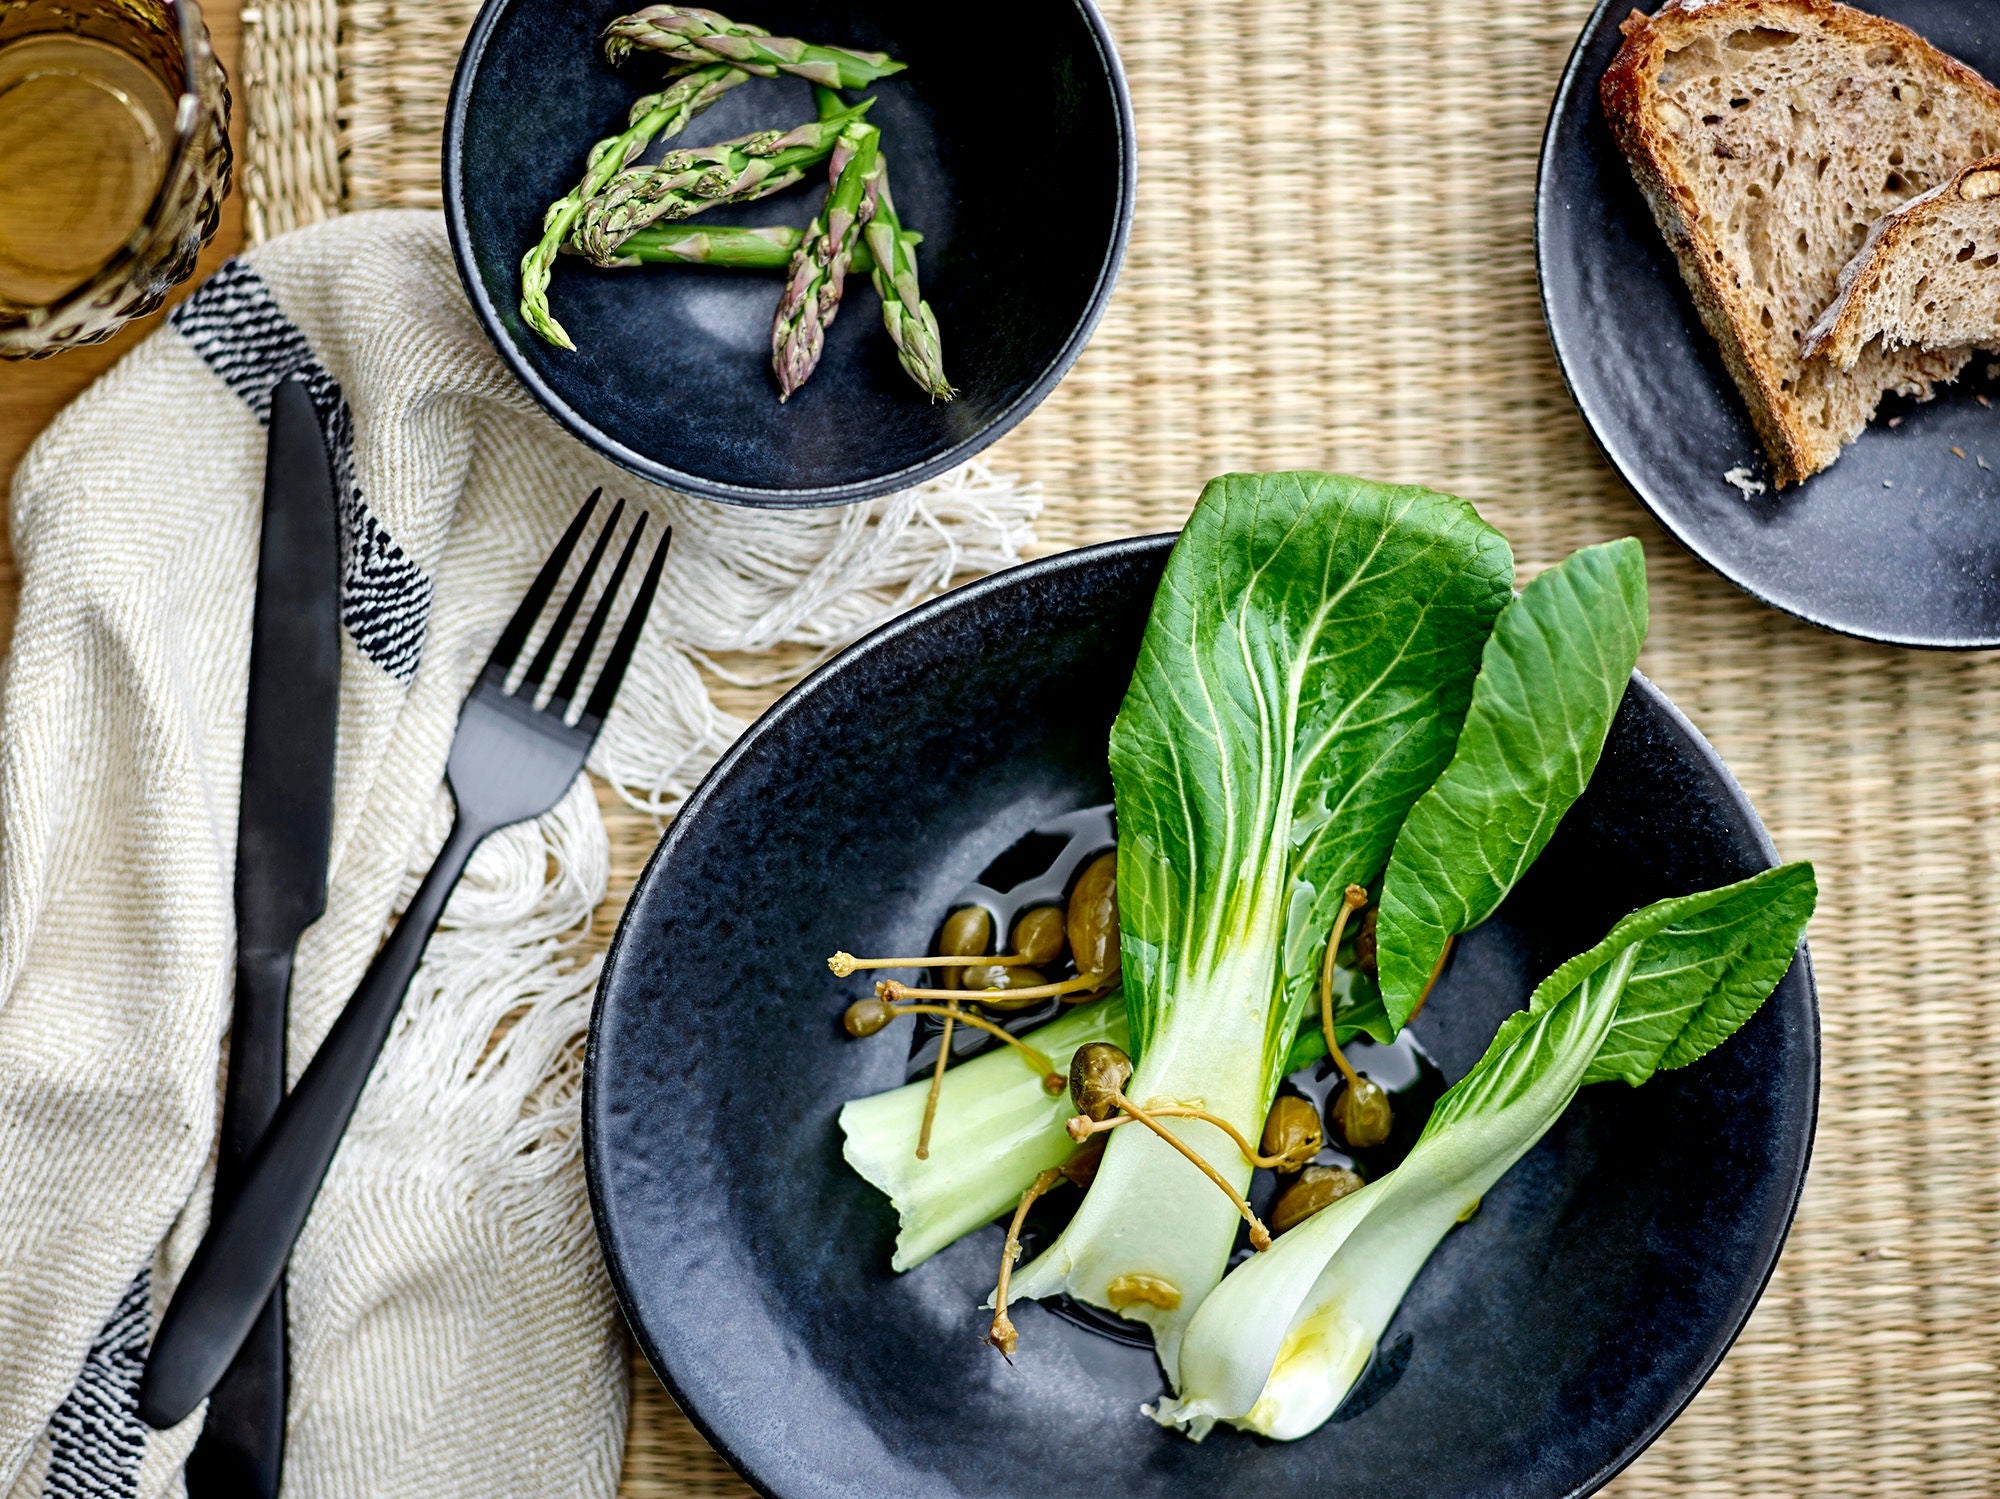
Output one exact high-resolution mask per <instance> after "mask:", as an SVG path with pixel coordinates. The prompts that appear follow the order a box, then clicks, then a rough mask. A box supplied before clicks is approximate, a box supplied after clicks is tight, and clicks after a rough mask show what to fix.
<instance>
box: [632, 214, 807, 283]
mask: <svg viewBox="0 0 2000 1499" xmlns="http://www.w3.org/2000/svg"><path fill="white" fill-rule="evenodd" d="M804 238H805V235H804V233H803V232H801V231H800V230H797V229H794V228H792V226H791V225H789V224H773V225H771V226H769V227H768V228H762V229H742V228H736V227H733V226H732V227H728V228H721V229H711V228H709V227H708V226H706V225H701V224H655V225H653V226H652V228H650V229H641V230H639V231H638V232H637V233H636V234H634V235H633V236H632V237H631V238H630V239H628V240H626V241H625V243H624V244H622V245H620V246H619V247H618V254H617V256H616V257H614V258H613V259H612V260H611V261H610V263H609V265H610V267H611V268H613V269H619V268H623V267H626V266H636V265H714V266H727V267H730V268H732V269H735V270H739V271H782V270H784V269H786V268H787V267H788V266H790V265H791V263H792V252H793V251H794V250H796V249H798V247H799V241H800V240H802V239H804Z"/></svg>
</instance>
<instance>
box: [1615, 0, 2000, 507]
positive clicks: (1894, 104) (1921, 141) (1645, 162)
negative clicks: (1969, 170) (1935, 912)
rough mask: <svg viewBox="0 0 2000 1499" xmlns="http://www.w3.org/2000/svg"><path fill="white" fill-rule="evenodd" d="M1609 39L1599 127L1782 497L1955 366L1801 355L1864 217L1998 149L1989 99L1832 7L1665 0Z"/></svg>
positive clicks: (1870, 218) (1953, 71)
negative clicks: (1615, 45) (1900, 399)
mask: <svg viewBox="0 0 2000 1499" xmlns="http://www.w3.org/2000/svg"><path fill="white" fill-rule="evenodd" d="M1624 32H1625V44H1624V46H1623V47H1622V48H1620V50H1619V53H1618V56H1617V58H1616V59H1615V60H1614V61H1613V62H1612V65H1611V67H1610V69H1609V70H1608V71H1607V72H1606V73H1605V75H1604V80H1603V84H1602V87H1601V93H1602V97H1603V101H1604V111H1605V114H1606V116H1607V117H1608V118H1609V120H1610V123H1611V129H1612V132H1613V134H1614V135H1615V136H1616V138H1617V140H1618V144H1619V146H1620V147H1621V149H1623V151H1624V153H1625V156H1626V159H1627V161H1629V162H1630V163H1631V167H1632V173H1633V175H1634V176H1635V177H1636V178H1637V179H1638V182H1639V186H1640V188H1641V190H1642V191H1643V192H1644V193H1645V195H1646V198H1647V201H1648V202H1649V203H1651V205H1652V209H1653V216H1654V217H1655V218H1656V219H1657V220H1658V221H1659V225H1660V229H1661V232H1662V233H1664V234H1665V235H1666V238H1667V243H1668V244H1669V245H1670V246H1671V247H1672V248H1673V251H1674V254H1675V256H1676V257H1678V259H1679V261H1680V267H1681V274H1682V276H1684V277H1685V278H1686V280H1687V284H1688V286H1689V288H1690V290H1691V291H1692V292H1693V293H1694V300H1695V305H1696V307H1697V308H1699V309H1700V312H1701V317H1702V321H1703V322H1704V323H1706V324H1707V326H1708V330H1709V332H1710V333H1711V334H1713V335H1714V337H1715V340H1716V342H1717V343H1718V344H1719V345H1720V346H1721V349H1722V357H1723V361H1724V363H1725V364H1726V365H1727V366H1728V369H1729V373H1730V374H1731V375H1732V376H1734V377H1735V380H1736V383H1737V385H1738V386H1739V387H1741V389H1742V391H1743V396H1744V399H1745V400H1746V401H1747V402H1748V403H1749V407H1750V415H1751V419H1752V420H1753V421H1754V422H1755V424H1756V427H1757V431H1758V435H1759V436H1761V437H1762V438H1763V440H1764V447H1765V449H1766V451H1767V452H1768V453H1769V454H1770V458H1771V465H1772V468H1773V469H1774V470H1775V472H1776V476H1777V481H1778V485H1779V487H1780V488H1782V487H1784V486H1785V485H1786V484H1792V483H1797V482H1799V481H1801V480H1803V479H1805V478H1806V477H1807V476H1809V475H1811V474H1814V473H1817V472H1818V471H1819V470H1821V469H1823V468H1825V467H1826V466H1827V465H1828V464H1829V463H1831V462H1833V460H1834V459H1835V458H1837V457H1839V456H1840V450H1841V448H1842V447H1843V446H1844V445H1845V444H1846V443H1848V442H1849V441H1850V440H1852V439H1853V438H1854V437H1855V436H1856V435H1857V434H1858V433H1859V432H1860V431H1861V429H1862V428H1863V427H1865V426H1866V425H1867V424H1868V419H1869V418H1870V417H1871V416H1873V415H1874V413H1875V408H1876V407H1877V405H1879V404H1880V402H1881V399H1882V397H1883V396H1884V395H1885V394H1887V393H1888V392H1890V391H1899V392H1901V393H1903V394H1906V395H1912V396H1928V395H1929V394H1931V391H1932V387H1933V386H1934V385H1935V384H1936V383H1937V382H1939V381H1944V380H1949V379H1951V378H1952V377H1954V376H1955V375H1956V374H1957V373H1958V372H1959V370H1960V369H1962V368H1963V367H1964V365H1965V362H1966V360H1967V359H1968V358H1969V357H1970V353H1969V351H1968V350H1966V349H1963V348H1948V349H1929V348H1904V349H1896V350H1890V349H1886V348H1884V347H1882V346H1880V345H1869V346H1867V347H1865V348H1864V349H1863V350H1862V352H1861V354H1860V356H1859V357H1858V359H1857V360H1856V362H1855V364H1854V365H1853V367H1852V368H1851V369H1846V370H1843V369H1841V368H1839V367H1838V366H1837V365H1835V364H1834V363H1833V362H1832V361H1830V360H1824V359H1821V360H1813V361H1811V362H1808V361H1807V360H1805V359H1804V358H1803V357H1802V355H1801V353H1800V343H1801V340H1802V339H1803V338H1804V337H1805V335H1806V332H1807V330H1808V329H1809V328H1810V327H1811V326H1812V324H1813V323H1814V321H1815V320H1816V319H1817V318H1818V316H1819V314H1820V312H1821V311H1822V310H1823V309H1824V308H1825V307H1826V305H1827V304H1828V303H1829V302H1830V301H1832V300H1833V297H1834V293H1835V288H1836V285H1837V283H1838V282H1839V279H1840V272H1841V270H1842V268H1843V267H1844V266H1846V264H1847V263H1848V262H1849V261H1850V260H1852V259H1853V258H1854V256H1855V255H1856V253H1858V252H1859V251H1860V249H1861V247H1862V245H1863V243H1864V242H1865V241H1866V239H1867V237H1868V231H1869V228H1870V226H1872V225H1873V224H1874V223H1875V221H1876V220H1877V219H1879V218H1881V217H1882V216H1883V215H1884V214H1886V213H1888V212H1890V211H1891V210H1893V209H1896V208H1900V207H1901V206H1902V205H1903V204H1904V203H1906V202H1908V201H1909V200H1910V199H1911V198H1913V197H1915V196H1917V195H1918V194H1919V193H1922V192H1925V191H1928V190H1929V189H1931V188H1933V187H1936V186H1937V185H1938V184H1940V183H1943V182H1946V181H1948V180H1950V178H1951V177H1952V176H1953V175H1954V174H1956V173H1957V171H1958V169H1959V168H1960V167H1962V166H1964V165H1965V164H1966V163H1967V162H1971V161H1976V160H1979V159H1981V158H1983V157H1985V156H1988V155H1991V154H1993V153H1995V152H2000V90H1995V89H1994V88H1993V86H1992V85H1991V84H1989V83H1987V81H1986V80H1985V79H1983V78H1981V77H1980V76H1979V75H1978V74H1977V73H1975V72H1973V71H1972V69H1970V68H1968V67H1966V66H1965V65H1964V64H1963V63H1961V62H1958V61H1957V60H1955V59H1953V58H1950V57H1947V56H1945V54H1944V53H1942V52H1940V51H1938V50H1937V48H1935V47H1933V46H1931V45H1930V44H1929V43H1928V42H1926V41H1925V40H1924V39H1923V38H1922V37H1920V36H1918V35H1917V34H1916V33H1915V32H1913V31H1910V30H1908V29H1906V28H1904V27H1902V26H1898V25H1896V24H1895V23H1894V22H1891V21H1885V20H1883V19H1882V18H1881V17H1879V16H1872V15H1868V14H1866V13H1865V12H1862V11H1858V10H1854V9H1852V8H1851V7H1849V6H1845V5H1839V4H1835V3H1833V0H1670V3H1669V4H1667V5H1664V6H1662V7H1661V8H1660V10H1659V11H1658V12H1657V13H1656V14H1655V15H1653V16H1651V17H1647V16H1644V15H1640V14H1638V13H1637V12H1634V13H1633V14H1632V15H1631V16H1630V17H1628V18H1627V19H1626V21H1625V25H1624ZM1668 398H1669V399H1671V396H1670V395H1668Z"/></svg>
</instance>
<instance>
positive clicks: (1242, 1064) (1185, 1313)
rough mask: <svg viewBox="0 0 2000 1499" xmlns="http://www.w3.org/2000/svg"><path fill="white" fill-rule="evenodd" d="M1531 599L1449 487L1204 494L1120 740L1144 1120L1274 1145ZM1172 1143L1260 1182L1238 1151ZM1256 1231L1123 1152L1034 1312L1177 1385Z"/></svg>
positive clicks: (1025, 1291) (1177, 557)
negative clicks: (1298, 1069) (1486, 673)
mask: <svg viewBox="0 0 2000 1499" xmlns="http://www.w3.org/2000/svg"><path fill="white" fill-rule="evenodd" d="M1512 579H1513V560H1512V556H1511V554H1510V553H1509V551H1508V549H1507V544H1506V542H1505V541H1504V540H1502V539H1501V537H1500V535H1499V534H1498V533H1497V532H1495V531H1494V530H1493V529H1492V528H1491V527H1489V526H1487V525H1486V524H1485V523H1484V522H1483V521H1481V520H1480V519H1479V517H1478V515H1477V514H1475V513H1474V511H1473V510H1472V508H1471V507H1470V506H1469V505H1467V504H1465V503H1464V502H1463V501H1460V500H1456V499H1452V498H1450V497H1449V496H1446V495H1441V494H1437V493H1434V492H1432V491H1429V490H1423V489H1415V488H1391V487H1388V486H1383V485H1376V484H1369V483H1366V482H1363V481H1360V480H1355V479H1346V478H1337V477H1333V476H1330V475H1325V474H1311V473H1290V474H1260V475H1232V476H1229V477H1225V478H1221V479H1217V480H1215V481H1214V482H1212V483H1211V484H1210V485H1209V486H1208V487H1207V488H1206V489H1205V490H1204V491H1203V493H1202V497H1201V500H1200V502H1199V503H1198V504H1197V505H1196V507H1195V510H1194V514H1193V515H1192V517H1191V518H1190V519H1189V521H1188V525H1187V529H1186V530H1185V531H1183V532H1182V534H1181V538H1180V541H1179V543H1178V544H1177V545H1176V546H1175V548H1174V551H1173V555H1172V557H1171V558H1170V559H1169V561H1168V563H1167V568H1166V573H1165V575H1164V577H1163V578H1162V580H1161V583H1160V588H1159V592H1158V594H1157V596H1156V597H1155V600H1154V604H1153V613H1152V617H1151V620H1150V622H1149V623H1148V625H1147V628H1146V634H1145V637H1144V639H1143V641H1142V643H1141V646H1140V652H1139V661H1138V666H1137V668H1136V670H1135V672H1134V674H1133V678H1132V685H1131V688H1130V690H1129V692H1128V694H1127V696H1126V699H1125V703H1124V706H1123V708H1122V709H1121V711H1120V713H1119V715H1118V720H1117V722H1116V723H1115V724H1114V726H1113V728H1112V733H1111V756H1110V758H1111V773H1112V780H1113V783H1114V785H1115V787H1116V791H1117V803H1118V898H1119V906H1120V916H1121V922H1120V925H1121V930H1122V934H1123V935H1122V944H1123V952H1124V984H1125V994H1126V1002H1127V1005H1128V1007H1129V1010H1130V1023H1131V1039H1132V1042H1133V1045H1132V1048H1131V1050H1132V1051H1133V1053H1134V1057H1135V1061H1136V1064H1137V1070H1136V1071H1135V1073H1134V1074H1133V1077H1132V1079H1131V1081H1130V1082H1129V1084H1128V1085H1127V1089H1126V1091H1127V1093H1128V1094H1129V1095H1130V1096H1131V1097H1132V1098H1133V1099H1135V1100H1138V1101H1140V1102H1142V1103H1143V1102H1144V1101H1146V1100H1154V1099H1157V1100H1163V1101H1164V1100H1170V1101H1173V1102H1176V1103H1181V1104H1192V1105H1197V1106H1200V1107H1203V1108H1206V1109H1208V1110H1210V1111H1212V1112H1214V1113H1216V1114H1218V1115H1220V1116H1222V1117H1223V1118H1225V1119H1227V1120H1229V1121H1230V1122H1231V1123H1232V1124H1233V1125H1235V1126H1236V1127H1237V1128H1238V1129H1240V1130H1242V1131H1243V1132H1244V1133H1245V1134H1246V1135H1248V1136H1251V1137H1255V1136H1256V1135H1257V1133H1258V1132H1259V1130H1260V1129H1261V1127H1262V1124H1263V1119H1264V1114H1265V1111H1266V1109H1267V1108H1268V1107H1269V1106H1270V1102H1271V1099H1272V1096H1273V1095H1274V1093H1275V1092H1276V1090H1277V1085H1278V1082H1279V1080H1280V1078H1281V1077H1282V1076H1283V1075H1284V1067H1285V1062H1286V1056H1287V1052H1288V1051H1289V1049H1290V1046H1291V1044H1292V1040H1293V1036H1294V1033H1295V1031H1296V1029H1297V1026H1298V1022H1299V1019H1300V1016H1301V1015H1302V1013H1303V1012H1304V1010H1305V1009H1306V1006H1307V1004H1308V1003H1309V1001H1310V1000H1311V997H1312V992H1313V984H1314V979H1315V976H1316V972H1317V969H1318V965H1319V961H1320V957H1321V952H1322V949H1323V948H1324V946H1325V944H1326V941H1327V939H1328V936H1329V934H1330V931H1331V928H1332V925H1333V918H1334V913H1335V912H1336V910H1337V909H1338V908H1339V906H1340V903H1341V898H1342V894H1343V892H1344V890H1345V888H1346V887H1347V886H1348V885H1349V884H1362V885H1365V884H1367V883H1368V882H1369V881H1371V880H1372V879H1374V878H1375V877H1376V876H1378V875H1379V874H1380V873H1381V870H1382V867H1383V865H1384V863H1385V862H1386V861H1387V858H1388V854H1389V849H1390V845H1391V843H1392V841H1393V840H1394V838H1395V836H1396V830H1397V829H1398V828H1399V827H1400V826H1401V825H1402V823H1403V819H1404V817H1405V816H1406V815H1407V814H1408V812H1409V809H1410V807H1411V805H1412V804H1413V803H1414V802H1415V801H1416V799H1417V798H1418V797H1419V796H1421V795H1422V794H1423V792H1424V790H1425V788H1427V787H1428V786H1429V785H1430V784H1431V782H1432V781H1433V780H1434V779H1435V778H1436V777H1437V775H1438V774H1439V772H1440V771H1442V770H1443V768H1444V766H1445V764H1446V762H1447V761H1448V760H1449V759H1450V756H1451V751H1452V746H1453V743H1454V742H1455V740H1456V739H1457V737H1458V731H1459V727H1460V724H1461V723H1462V722H1463V719H1464V716H1465V712H1466V708H1467V706H1468V704H1469V702H1470V700H1471V693H1472V679H1473V676H1474V675H1475V673H1476V672H1477V669H1478V663H1479V653H1480V648H1481V646H1482V645H1483V644H1484V642H1485V640H1486V637H1487V635H1488V633H1489V632H1490V631H1491V629H1492V627H1493V621H1494V619H1495V618H1496V617H1497V616H1498V615H1499V613H1500V611H1501V609H1502V608H1503V607H1504V606H1505V605H1506V603H1507V602H1508V600H1509V599H1510V598H1511V596H1512ZM1164 1122H1165V1124H1166V1127H1167V1128H1168V1129H1170V1130H1172V1131H1173V1133H1174V1134H1176V1135H1177V1136H1179V1137H1180V1138H1181V1139H1182V1140H1183V1141H1185V1142H1186V1143H1187V1144H1188V1146H1189V1147H1190V1148H1191V1149H1193V1150H1194V1151H1196V1152H1197V1153H1199V1154H1200V1155H1201V1156H1202V1157H1204V1158H1205V1159H1206V1160H1207V1161H1208V1162H1209V1163H1210V1164H1211V1165H1213V1166H1214V1167H1215V1168H1216V1169H1217V1170H1218V1171H1219V1172H1220V1173H1221V1174H1222V1175H1223V1176H1224V1177H1226V1178H1228V1179H1229V1180H1231V1181H1232V1182H1233V1183H1234V1185H1235V1186H1236V1188H1237V1190H1238V1191H1240V1190H1241V1189H1242V1187H1243V1185H1244V1184H1245V1183H1247V1182H1248V1180H1249V1177H1250V1167H1249V1165H1248V1163H1247V1162H1245V1161H1244V1159H1243V1157H1242V1155H1241V1153H1240V1152H1239V1151H1238V1150H1237V1149H1236V1147H1235V1146H1234V1145H1233V1144H1231V1142H1230V1141H1229V1139H1228V1138H1227V1137H1226V1136H1225V1135H1224V1134H1223V1133H1222V1132H1221V1131H1220V1130H1218V1129H1217V1128H1215V1127H1214V1126H1213V1125H1211V1124H1208V1123H1206V1122H1204V1121H1202V1120H1197V1119H1179V1118H1176V1119H1170V1120H1167V1121H1164ZM1237 1221H1238V1220H1237V1215H1236V1213H1235V1212H1234V1211H1232V1209H1231V1206H1230V1203H1229V1201H1228V1199H1227V1198H1226V1197H1225V1196H1224V1195H1223V1194H1222V1193H1220V1192H1218V1191H1216V1189H1215V1186H1214V1184H1213V1183H1211V1182H1209V1181H1207V1180H1205V1179H1204V1178H1203V1176H1202V1175H1201V1173H1200V1172H1199V1171H1197V1170H1196V1169H1195V1168H1193V1167H1192V1166H1190V1165H1189V1164H1188V1163H1187V1162H1186V1161H1185V1160H1183V1159H1182V1158H1181V1157H1180V1156H1179V1155H1178V1154H1176V1153H1175V1152H1174V1151H1173V1150H1172V1149H1171V1148H1170V1147H1169V1146H1168V1145H1167V1144H1166V1143H1165V1142H1163V1141H1162V1140H1160V1139H1159V1138H1157V1137H1156V1136H1154V1135H1152V1134H1150V1133H1149V1132H1147V1131H1144V1130H1140V1129H1125V1130H1120V1131H1117V1132H1116V1133H1115V1134H1114V1135H1113V1136H1112V1138H1111V1140H1110V1142H1109V1144H1108V1146H1107V1147H1106V1150H1105V1155H1104V1160H1103V1163H1102V1165H1101V1166H1100V1168H1099V1170H1098V1174H1097V1178H1096V1180H1095V1182H1094V1183H1093V1185H1092V1186H1091V1189H1090V1192H1089V1194H1088V1195H1087V1196H1086V1197H1085V1199H1084V1202H1083V1206H1082V1207H1081V1208H1080V1209H1079V1210H1078V1212H1077V1214H1076V1217H1075V1218H1074V1219H1073V1220H1072V1221H1071V1223H1070V1225H1069V1227H1068V1228H1067V1229H1066V1230H1065V1231H1064V1232H1063V1234H1062V1236H1061V1237H1060V1238H1059V1239H1058V1240H1057V1242H1056V1243H1055V1244H1054V1245H1052V1246H1051V1247H1050V1248H1049V1250H1048V1251H1047V1252H1046V1253H1044V1254H1043V1255H1042V1256H1041V1257H1040V1258H1038V1259H1037V1260H1035V1261H1034V1262H1033V1263H1032V1264H1030V1265H1028V1266H1027V1267H1025V1268H1024V1269H1023V1270H1022V1271H1021V1272H1020V1273H1019V1274H1018V1275H1017V1276H1016V1277H1015V1280H1014V1294H1015V1295H1017V1296H1020V1297H1038V1296H1049V1295H1053V1294H1055V1293H1057V1292H1064V1291H1066V1292H1068V1293H1070V1294H1072V1295H1075V1296H1078V1297H1080V1298H1082V1299H1083V1300H1085V1301H1089V1302H1092V1303H1094V1304H1096V1305H1098V1306H1104V1307H1109V1308H1110V1309H1111V1310H1113V1311H1116V1312H1120V1313H1122V1314H1124V1315H1126V1316H1128V1317H1133V1318H1136V1319H1138V1320H1142V1321H1144V1322H1146V1323H1148V1324H1150V1325H1151V1326H1152V1328H1153V1331H1154V1334H1155V1340H1156V1343H1157V1346H1158V1349H1159V1353H1160V1359H1161V1363H1162V1364H1163V1365H1164V1367H1165V1368H1166V1370H1167V1372H1168V1374H1169V1375H1170V1376H1171V1375H1172V1374H1173V1372H1174V1368H1175V1356H1176V1348H1177V1345H1178V1341H1179V1336H1180V1332H1181V1329H1182V1328H1183V1327H1184V1326H1185V1324H1186V1322H1187V1319H1188V1318H1189V1317H1191V1316H1192V1315H1193V1314H1194V1312H1195V1309H1196V1308H1197V1307H1198V1306H1199V1305H1200V1304H1201V1301H1202V1299H1203V1298H1204V1297H1205V1296H1206V1295H1207V1294H1208V1292H1209V1291H1210V1289H1212V1288H1213V1287H1214V1286H1215V1284H1216V1283H1217V1282H1218V1281H1219V1280H1220V1279H1221V1276H1222V1272H1223V1269H1224V1268H1225V1265H1226V1263H1227V1259H1228V1255H1229V1250H1230V1247H1231V1244H1232V1242H1233V1241H1234V1237H1235V1233H1236V1225H1237Z"/></svg>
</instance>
